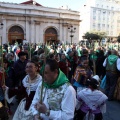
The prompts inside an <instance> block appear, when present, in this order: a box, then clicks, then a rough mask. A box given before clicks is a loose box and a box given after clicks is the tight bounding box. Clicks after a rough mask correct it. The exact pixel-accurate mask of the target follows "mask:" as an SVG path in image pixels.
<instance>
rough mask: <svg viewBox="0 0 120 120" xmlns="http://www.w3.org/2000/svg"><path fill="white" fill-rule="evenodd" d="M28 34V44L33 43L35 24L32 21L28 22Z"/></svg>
mask: <svg viewBox="0 0 120 120" xmlns="http://www.w3.org/2000/svg"><path fill="white" fill-rule="evenodd" d="M29 33H30V43H35V24H34V21H33V20H31V21H30V29H29Z"/></svg>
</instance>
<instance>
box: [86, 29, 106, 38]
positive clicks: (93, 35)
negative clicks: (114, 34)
mask: <svg viewBox="0 0 120 120" xmlns="http://www.w3.org/2000/svg"><path fill="white" fill-rule="evenodd" d="M105 37H106V33H105V32H99V31H91V32H87V33H85V39H88V40H90V39H91V40H98V39H99V40H102V39H103V38H105Z"/></svg>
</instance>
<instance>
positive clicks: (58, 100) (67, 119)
mask: <svg viewBox="0 0 120 120" xmlns="http://www.w3.org/2000/svg"><path fill="white" fill-rule="evenodd" d="M75 106H76V93H75V90H74V88H73V87H72V86H71V85H70V83H69V80H68V78H67V77H66V76H65V74H64V73H63V72H62V71H61V70H59V66H58V63H57V62H56V60H52V59H49V60H47V62H46V65H45V70H44V81H43V82H41V83H40V84H39V85H38V88H37V90H36V94H35V96H34V99H33V101H32V105H31V107H32V111H33V115H34V118H35V120H39V118H41V119H42V120H51V119H52V120H73V118H74V111H75Z"/></svg>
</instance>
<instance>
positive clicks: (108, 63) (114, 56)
mask: <svg viewBox="0 0 120 120" xmlns="http://www.w3.org/2000/svg"><path fill="white" fill-rule="evenodd" d="M103 66H104V67H106V89H105V94H106V95H107V96H108V100H109V101H111V100H113V95H114V91H115V87H116V84H117V80H118V77H119V74H118V73H119V72H120V58H119V57H118V53H117V51H116V50H112V51H111V55H109V56H108V57H107V58H106V59H105V61H104V63H103Z"/></svg>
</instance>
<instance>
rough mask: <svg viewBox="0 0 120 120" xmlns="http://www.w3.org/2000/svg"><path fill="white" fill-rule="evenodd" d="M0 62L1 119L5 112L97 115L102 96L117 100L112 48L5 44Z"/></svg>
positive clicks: (20, 117)
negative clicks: (102, 85) (102, 87)
mask: <svg viewBox="0 0 120 120" xmlns="http://www.w3.org/2000/svg"><path fill="white" fill-rule="evenodd" d="M0 66H1V67H0V111H3V112H2V113H4V114H1V112H0V118H1V120H8V114H9V115H13V120H50V119H52V120H77V119H78V120H83V119H85V120H102V119H103V113H105V112H106V101H107V100H109V101H112V100H120V91H119V90H120V58H119V54H118V51H117V50H115V49H106V48H104V47H100V46H99V47H98V48H97V49H93V48H92V49H91V48H88V47H86V46H80V45H76V44H73V45H62V44H53V45H43V44H41V45H37V44H34V45H29V44H24V45H22V44H20V45H18V44H15V45H7V44H5V45H3V47H2V54H1V65H0ZM104 76H106V85H105V88H104V91H101V90H100V89H99V88H100V83H101V81H102V79H103V78H104ZM14 99H15V100H16V101H17V104H18V107H17V109H16V111H15V113H13V112H12V111H11V107H12V106H13V105H14ZM6 106H7V110H6ZM6 111H7V112H6Z"/></svg>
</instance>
